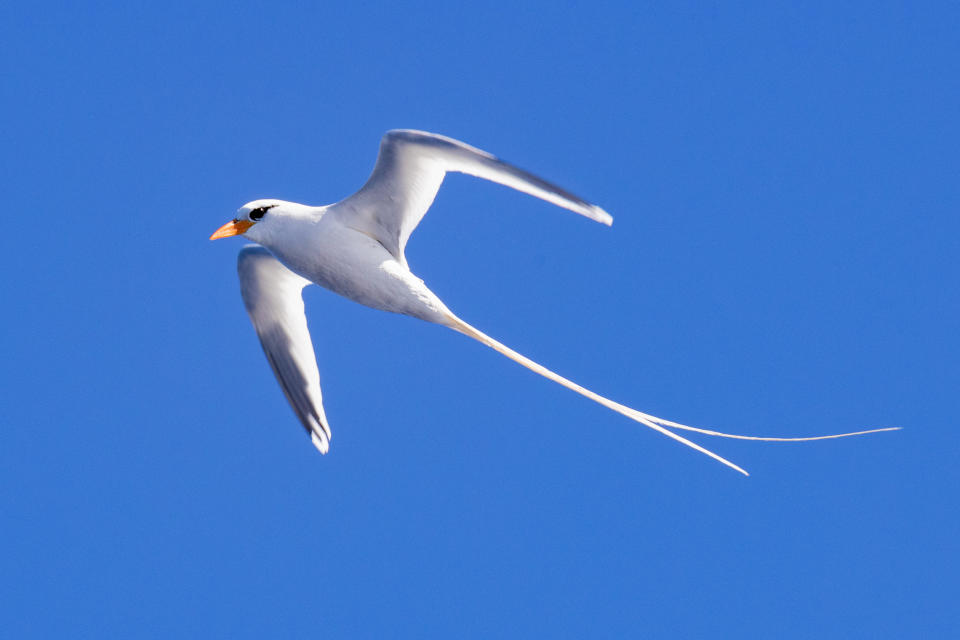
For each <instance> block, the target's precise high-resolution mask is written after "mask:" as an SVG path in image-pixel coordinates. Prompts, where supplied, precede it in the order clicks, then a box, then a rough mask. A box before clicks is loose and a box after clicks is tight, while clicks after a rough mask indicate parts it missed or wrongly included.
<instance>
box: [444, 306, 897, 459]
mask: <svg viewBox="0 0 960 640" xmlns="http://www.w3.org/2000/svg"><path fill="white" fill-rule="evenodd" d="M448 320H449V324H448V326H449V327H450V328H451V329H454V330H455V331H459V332H460V333H462V334H464V335H466V336H469V337H471V338H473V339H474V340H477V341H478V342H481V343H483V344H485V345H487V346H488V347H490V348H491V349H493V350H495V351H497V352H498V353H501V354H503V355H505V356H506V357H508V358H510V359H511V360H513V361H514V362H516V363H518V364H521V365H523V366H524V367H526V368H527V369H530V370H531V371H533V372H534V373H538V374H540V375H541V376H543V377H544V378H547V379H548V380H553V381H554V382H556V383H558V384H560V385H563V386H564V387H566V388H567V389H570V390H571V391H575V392H577V393H579V394H580V395H582V396H586V397H587V398H590V399H591V400H593V401H594V402H596V403H598V404H601V405H603V406H605V407H607V408H608V409H612V410H613V411H616V412H617V413H619V414H621V415H624V416H627V417H628V418H630V419H631V420H636V421H637V422H639V423H640V424H643V425H646V426H648V427H650V428H651V429H653V430H655V431H659V432H660V433H662V434H663V435H665V436H667V437H670V438H673V439H674V440H676V441H678V442H682V443H683V444H685V445H687V446H688V447H690V448H692V449H696V450H697V451H699V452H700V453H703V454H706V455H708V456H710V457H711V458H713V459H714V460H717V461H718V462H721V463H723V464H725V465H727V466H728V467H730V468H731V469H735V470H736V471H739V472H740V473H742V474H743V475H745V476H748V475H750V474H749V473H747V472H746V471H745V470H744V469H743V468H741V467H739V466H737V465H736V464H734V463H733V462H730V461H729V460H727V459H726V458H723V457H722V456H719V455H717V454H715V453H714V452H712V451H710V450H708V449H705V448H703V447H701V446H700V445H698V444H697V443H695V442H691V441H690V440H687V439H686V438H684V437H682V436H679V435H677V434H676V433H674V432H672V431H670V430H669V429H667V428H666V427H673V428H674V429H682V430H684V431H694V432H696V433H703V434H705V435H708V436H717V437H720V438H733V439H735V440H759V441H762V442H808V441H811V440H829V439H832V438H847V437H849V436H859V435H864V434H867V433H880V432H881V431H897V430H899V429H900V427H886V428H883V429H868V430H866V431H853V432H850V433H838V434H833V435H826V436H811V437H805V438H772V437H762V436H741V435H737V434H733V433H722V432H720V431H712V430H710V429H699V428H697V427H691V426H689V425H685V424H680V423H679V422H673V421H671V420H664V419H663V418H658V417H656V416H652V415H650V414H648V413H643V412H642V411H637V410H636V409H632V408H630V407H628V406H625V405H622V404H620V403H619V402H614V401H613V400H611V399H609V398H605V397H603V396H601V395H600V394H598V393H594V392H593V391H591V390H590V389H587V388H585V387H581V386H580V385H578V384H577V383H576V382H573V381H571V380H567V379H566V378H564V377H563V376H561V375H560V374H557V373H554V372H553V371H551V370H550V369H547V368H546V367H544V366H543V365H540V364H538V363H536V362H534V361H533V360H531V359H530V358H527V357H526V356H524V355H523V354H520V353H517V352H516V351H514V350H513V349H511V348H510V347H508V346H506V345H504V344H502V343H500V342H498V341H496V340H494V339H493V338H491V337H490V336H488V335H487V334H485V333H483V332H482V331H480V330H479V329H476V328H474V327H472V326H470V325H469V324H467V323H466V322H464V321H463V320H461V319H460V318H457V317H456V316H454V315H452V314H451V316H450V318H449V319H448Z"/></svg>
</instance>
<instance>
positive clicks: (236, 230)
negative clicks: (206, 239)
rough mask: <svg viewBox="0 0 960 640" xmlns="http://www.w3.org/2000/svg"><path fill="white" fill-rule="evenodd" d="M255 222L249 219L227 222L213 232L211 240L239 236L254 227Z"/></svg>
mask: <svg viewBox="0 0 960 640" xmlns="http://www.w3.org/2000/svg"><path fill="white" fill-rule="evenodd" d="M254 224H255V223H253V222H251V221H249V220H231V221H230V222H228V223H227V224H225V225H223V226H222V227H220V228H219V229H217V230H216V231H214V232H213V235H212V236H210V239H211V240H219V239H220V238H229V237H230V236H239V235H241V234H244V233H246V231H247V229H249V228H250V227H252V226H253V225H254Z"/></svg>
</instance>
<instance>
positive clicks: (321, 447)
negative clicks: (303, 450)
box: [310, 431, 330, 455]
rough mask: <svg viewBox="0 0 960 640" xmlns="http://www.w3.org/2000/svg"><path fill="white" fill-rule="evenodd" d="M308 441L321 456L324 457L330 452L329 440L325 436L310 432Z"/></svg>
mask: <svg viewBox="0 0 960 640" xmlns="http://www.w3.org/2000/svg"><path fill="white" fill-rule="evenodd" d="M310 441H311V442H313V446H315V447H316V448H317V451H319V452H320V453H321V454H323V455H326V454H327V452H328V451H330V438H328V437H327V435H326V434H319V433H317V432H316V431H311V432H310Z"/></svg>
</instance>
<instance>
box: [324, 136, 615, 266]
mask: <svg viewBox="0 0 960 640" xmlns="http://www.w3.org/2000/svg"><path fill="white" fill-rule="evenodd" d="M450 171H456V172H459V173H465V174H467V175H471V176H476V177H477V178H483V179H484V180H490V181H492V182H497V183H500V184H502V185H505V186H508V187H510V188H512V189H516V190H517V191H522V192H523V193H527V194H529V195H531V196H534V197H536V198H540V199H542V200H546V201H547V202H550V203H551V204H555V205H557V206H558V207H563V208H564V209H569V210H570V211H573V212H575V213H579V214H580V215H582V216H586V217H587V218H590V219H591V220H596V221H597V222H602V223H603V224H606V225H609V224H611V223H612V222H613V218H611V217H610V214H609V213H607V212H606V211H604V210H603V209H601V208H600V207H598V206H597V205H594V204H591V203H589V202H587V201H586V200H584V199H583V198H580V197H578V196H575V195H573V194H572V193H570V192H569V191H567V190H565V189H562V188H561V187H558V186H557V185H555V184H552V183H550V182H547V181H546V180H544V179H543V178H539V177H537V176H535V175H533V174H532V173H529V172H527V171H524V170H523V169H520V168H518V167H515V166H513V165H511V164H509V163H507V162H504V161H503V160H500V159H499V158H497V157H495V156H493V155H491V154H489V153H487V152H486V151H482V150H480V149H477V148H476V147H471V146H470V145H468V144H464V143H463V142H460V141H459V140H454V139H453V138H448V137H446V136H441V135H437V134H435V133H427V132H426V131H414V130H411V129H395V130H393V131H388V132H387V133H386V135H384V136H383V139H382V140H381V141H380V154H379V155H378V156H377V164H376V166H374V168H373V173H372V174H370V178H368V179H367V183H366V184H365V185H363V187H362V188H361V189H360V191H358V192H357V193H355V194H353V195H352V196H350V197H349V198H347V199H346V200H344V201H342V202H340V203H337V209H338V211H339V212H340V214H339V215H341V216H343V219H344V222H345V223H346V224H347V225H348V226H350V227H352V228H354V229H356V230H358V231H361V232H363V233H366V234H368V235H370V236H372V237H374V238H376V239H377V240H378V241H379V242H380V244H382V245H383V246H384V247H386V249H387V251H389V252H390V253H391V254H393V256H394V257H395V258H396V259H397V260H399V261H400V262H401V263H405V262H406V261H405V259H404V255H403V250H404V247H405V246H406V244H407V239H408V238H409V237H410V234H411V233H412V232H413V230H414V229H415V228H416V226H417V225H418V224H420V220H421V219H423V216H424V214H426V212H427V209H429V208H430V205H431V204H432V203H433V199H434V197H435V196H436V195H437V190H438V189H440V184H441V183H442V182H443V178H444V176H445V175H446V174H447V173H448V172H450Z"/></svg>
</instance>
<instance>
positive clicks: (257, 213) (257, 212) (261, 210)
mask: <svg viewBox="0 0 960 640" xmlns="http://www.w3.org/2000/svg"><path fill="white" fill-rule="evenodd" d="M275 206H277V205H275V204H271V205H270V206H267V207H257V208H256V209H252V210H251V211H250V219H251V220H253V221H257V220H259V219H260V218H262V217H263V215H264V214H265V213H266V212H267V210H268V209H272V208H273V207H275Z"/></svg>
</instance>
